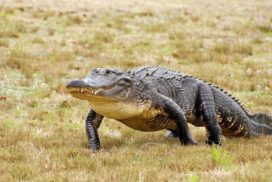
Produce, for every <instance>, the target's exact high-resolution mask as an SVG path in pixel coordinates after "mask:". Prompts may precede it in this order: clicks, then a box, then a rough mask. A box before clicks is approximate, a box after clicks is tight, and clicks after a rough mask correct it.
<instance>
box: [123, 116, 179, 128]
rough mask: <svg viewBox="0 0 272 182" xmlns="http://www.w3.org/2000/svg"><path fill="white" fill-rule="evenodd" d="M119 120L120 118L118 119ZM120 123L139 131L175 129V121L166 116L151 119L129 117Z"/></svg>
mask: <svg viewBox="0 0 272 182" xmlns="http://www.w3.org/2000/svg"><path fill="white" fill-rule="evenodd" d="M119 121H120V120H119ZM120 122H121V123H123V124H125V125H127V126H128V127H130V128H133V129H135V130H139V131H159V130H163V129H173V130H175V129H176V123H175V122H174V121H173V120H170V119H166V118H163V117H162V118H159V117H156V118H154V119H151V120H146V119H142V118H130V119H126V120H121V121H120Z"/></svg>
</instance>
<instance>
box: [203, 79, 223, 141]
mask: <svg viewBox="0 0 272 182" xmlns="http://www.w3.org/2000/svg"><path fill="white" fill-rule="evenodd" d="M198 88H199V90H198V95H199V100H198V102H199V103H200V112H201V114H202V115H203V122H204V125H205V127H206V130H207V132H208V141H206V143H207V144H209V145H212V144H213V143H214V144H217V145H220V142H221V137H222V131H221V128H220V126H219V124H218V122H217V119H216V111H215V103H214V97H213V93H212V90H211V88H210V87H209V86H208V85H206V84H204V83H200V84H199V87H198Z"/></svg>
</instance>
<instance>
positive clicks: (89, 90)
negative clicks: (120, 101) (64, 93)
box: [66, 80, 115, 100]
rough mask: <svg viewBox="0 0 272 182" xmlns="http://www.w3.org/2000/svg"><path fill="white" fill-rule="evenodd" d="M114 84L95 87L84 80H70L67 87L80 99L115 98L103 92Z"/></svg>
mask: <svg viewBox="0 0 272 182" xmlns="http://www.w3.org/2000/svg"><path fill="white" fill-rule="evenodd" d="M112 87H113V86H104V87H103V88H101V87H98V88H93V87H91V86H90V85H88V84H87V83H85V82H84V81H82V80H72V81H70V82H69V83H68V84H67V86H66V88H67V90H68V91H69V93H70V94H71V95H72V96H74V97H76V98H79V99H83V100H90V99H95V98H97V99H107V100H115V99H113V98H111V97H107V96H106V95H103V94H101V93H102V92H103V91H106V90H108V89H111V88H112Z"/></svg>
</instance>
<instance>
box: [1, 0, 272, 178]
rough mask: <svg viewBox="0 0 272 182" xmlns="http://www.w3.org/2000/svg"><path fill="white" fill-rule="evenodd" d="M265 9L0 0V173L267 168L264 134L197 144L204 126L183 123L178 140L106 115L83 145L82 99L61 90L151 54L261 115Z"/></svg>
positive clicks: (269, 23) (164, 1) (269, 58)
mask: <svg viewBox="0 0 272 182" xmlns="http://www.w3.org/2000/svg"><path fill="white" fill-rule="evenodd" d="M271 9H272V2H271V1H269V0H262V1H254V0H248V1H242V0H238V1H227V0H219V1H212V0H207V1H200V0H193V1H191V0H149V1H144V0H130V1H125V0H113V1H99V0H57V1H55V0H48V1H42V0H31V1H29V0H2V1H0V108H1V109H0V146H1V149H0V159H1V160H0V178H1V179H3V180H4V181H18V180H23V181H32V180H34V181H46V180H49V181H65V180H68V181H92V180H98V181H111V180H113V181H130V180H132V181H157V180H161V181H163V180H165V181H168V180H169V181H175V180H178V181H179V180H193V181H194V180H195V181H197V180H199V179H203V180H204V181H205V180H211V177H212V179H215V180H217V179H226V180H230V179H240V180H246V179H256V180H258V179H268V177H272V176H271V170H272V162H271V159H272V156H271V155H272V154H271V150H272V144H271V143H272V138H271V137H264V138H262V139H252V140H245V139H241V140H227V141H226V144H225V148H224V149H222V150H221V149H220V150H217V149H211V148H209V147H206V146H205V144H204V140H205V131H204V129H199V128H195V127H191V129H192V132H193V134H194V136H195V138H196V139H197V140H199V146H198V147H192V148H188V147H186V148H182V147H180V146H179V143H178V141H177V140H175V139H173V140H166V139H164V138H163V133H164V132H163V131H162V132H156V133H141V132H138V131H134V130H131V129H129V128H127V127H125V126H123V125H121V124H119V123H117V122H114V121H113V120H110V119H106V120H105V122H104V123H103V124H102V126H101V129H100V137H101V140H102V141H101V142H102V151H101V152H100V153H98V154H96V155H95V156H94V155H92V154H90V152H89V151H88V149H87V146H86V144H87V141H86V140H87V139H86V136H85V128H84V119H85V116H86V114H87V112H88V109H89V106H88V104H87V103H85V102H84V101H80V100H76V99H74V98H72V97H71V96H69V95H68V94H67V93H66V90H65V85H66V83H67V82H68V80H70V79H73V78H83V77H84V76H86V75H87V74H88V73H89V72H90V70H91V69H93V68H96V67H116V68H122V69H124V70H128V69H132V68H134V67H137V66H144V65H158V66H163V67H168V68H171V69H174V70H177V71H181V72H184V73H187V74H190V75H193V76H196V77H199V78H201V79H203V80H207V81H209V82H211V83H213V84H216V85H218V86H220V87H222V88H224V89H225V90H227V91H229V92H230V93H232V95H234V96H236V97H237V98H239V99H240V100H241V102H242V103H244V105H245V106H246V108H248V109H250V110H252V111H262V112H267V113H270V114H271V113H272V107H271V106H272V12H271ZM218 155H219V157H218ZM158 156H159V157H158ZM207 156H208V158H207ZM157 157H158V158H157ZM262 161H265V162H262ZM254 166H255V167H254ZM256 166H257V167H256ZM269 170H270V172H269Z"/></svg>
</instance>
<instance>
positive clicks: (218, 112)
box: [67, 67, 272, 151]
mask: <svg viewBox="0 0 272 182" xmlns="http://www.w3.org/2000/svg"><path fill="white" fill-rule="evenodd" d="M67 88H68V90H69V91H70V93H71V95H72V96H74V97H76V98H79V99H83V100H87V101H89V103H90V106H91V110H90V112H89V114H88V117H87V119H86V131H87V136H88V142H89V146H90V148H91V149H92V150H94V151H95V150H98V149H99V148H100V142H99V137H98V132H97V130H98V127H99V125H100V123H101V121H102V119H103V117H108V118H112V119H116V120H118V121H120V122H122V123H123V124H125V125H127V126H129V127H131V128H133V129H136V130H140V131H158V130H162V129H167V130H170V131H171V132H172V135H174V136H175V135H176V136H177V137H178V138H179V140H180V142H181V144H184V145H187V144H196V142H195V140H194V139H193V137H192V136H191V133H190V131H189V127H188V122H189V123H191V124H193V125H195V126H204V127H205V128H206V130H207V134H208V139H207V141H206V142H207V143H208V144H213V143H214V144H220V143H221V138H222V134H223V135H224V136H228V137H250V136H259V135H265V134H272V118H271V117H270V116H268V115H267V114H263V113H257V114H254V115H252V114H250V113H249V112H248V111H246V110H245V109H244V108H243V106H242V105H241V104H240V103H239V102H238V101H237V100H236V99H235V98H233V97H231V96H230V95H229V94H227V93H226V92H224V91H223V90H222V89H220V88H218V87H216V86H213V85H211V84H209V83H207V82H205V81H202V80H199V79H197V78H194V77H192V76H188V75H185V74H183V73H179V72H175V71H171V70H168V69H165V68H161V67H140V68H136V69H133V70H130V71H127V72H126V71H121V70H116V69H107V68H99V69H94V70H93V71H92V73H91V74H90V75H88V76H87V77H86V78H84V79H83V80H73V81H71V82H69V83H68V85H67Z"/></svg>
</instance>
